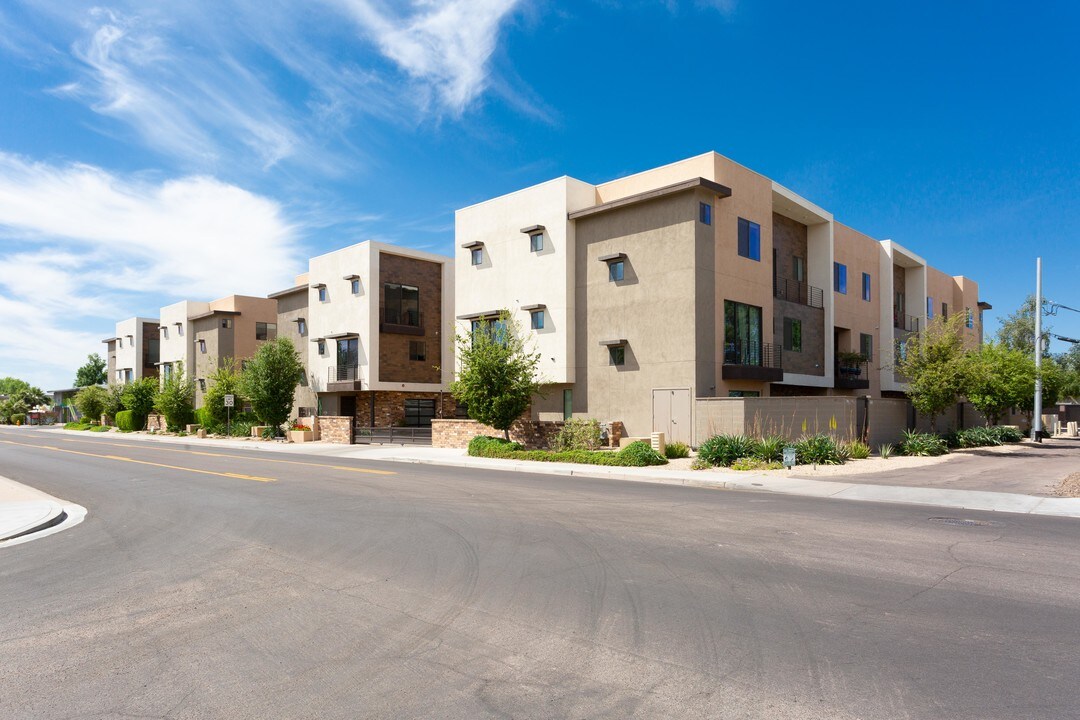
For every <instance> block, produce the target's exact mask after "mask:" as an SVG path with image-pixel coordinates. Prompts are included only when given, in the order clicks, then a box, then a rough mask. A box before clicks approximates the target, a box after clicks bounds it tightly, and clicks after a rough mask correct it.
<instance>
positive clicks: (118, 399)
mask: <svg viewBox="0 0 1080 720" xmlns="http://www.w3.org/2000/svg"><path fill="white" fill-rule="evenodd" d="M105 393H106V394H107V395H108V399H107V400H106V401H105V409H104V413H105V416H106V417H109V418H112V419H113V420H115V419H116V413H118V412H120V411H121V410H123V409H124V386H123V385H117V384H115V383H114V384H112V385H109V386H108V387H106V388H105Z"/></svg>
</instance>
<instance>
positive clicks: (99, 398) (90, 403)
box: [73, 385, 109, 421]
mask: <svg viewBox="0 0 1080 720" xmlns="http://www.w3.org/2000/svg"><path fill="white" fill-rule="evenodd" d="M108 400H109V394H108V393H107V392H105V388H103V387H99V386H98V385H91V386H89V387H84V388H83V389H82V390H80V391H79V392H77V393H75V397H74V398H73V402H74V403H75V407H77V408H78V409H79V412H81V413H82V415H83V417H84V418H86V419H87V420H94V421H97V420H100V419H101V413H102V412H104V410H105V403H106V402H108Z"/></svg>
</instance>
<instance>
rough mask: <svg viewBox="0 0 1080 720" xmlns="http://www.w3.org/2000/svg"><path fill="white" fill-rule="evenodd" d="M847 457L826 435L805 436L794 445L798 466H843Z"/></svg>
mask: <svg viewBox="0 0 1080 720" xmlns="http://www.w3.org/2000/svg"><path fill="white" fill-rule="evenodd" d="M846 460H847V456H846V455H845V454H844V453H843V451H841V450H840V448H838V447H837V445H836V441H835V440H833V439H832V438H831V437H829V436H828V435H807V436H804V437H802V438H799V440H798V441H797V442H796V443H795V461H796V462H797V463H798V464H799V465H843V464H844V462H845V461H846Z"/></svg>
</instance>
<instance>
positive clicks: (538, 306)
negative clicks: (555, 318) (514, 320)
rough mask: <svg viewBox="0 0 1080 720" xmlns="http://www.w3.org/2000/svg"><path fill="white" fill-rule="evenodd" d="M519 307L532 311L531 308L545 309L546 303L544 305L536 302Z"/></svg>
mask: <svg viewBox="0 0 1080 720" xmlns="http://www.w3.org/2000/svg"><path fill="white" fill-rule="evenodd" d="M521 309H522V310H528V311H529V312H532V311H533V310H547V305H545V304H544V303H536V304H535V305H522V306H521Z"/></svg>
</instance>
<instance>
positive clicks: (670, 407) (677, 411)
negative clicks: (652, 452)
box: [653, 388, 692, 445]
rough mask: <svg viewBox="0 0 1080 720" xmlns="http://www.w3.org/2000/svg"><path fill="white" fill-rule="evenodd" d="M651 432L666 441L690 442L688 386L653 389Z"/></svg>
mask: <svg viewBox="0 0 1080 720" xmlns="http://www.w3.org/2000/svg"><path fill="white" fill-rule="evenodd" d="M653 432H662V433H664V438H665V440H666V441H667V442H669V443H671V442H684V443H686V444H687V445H689V444H690V442H691V440H692V438H691V437H690V433H691V427H690V388H669V389H663V390H653Z"/></svg>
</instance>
